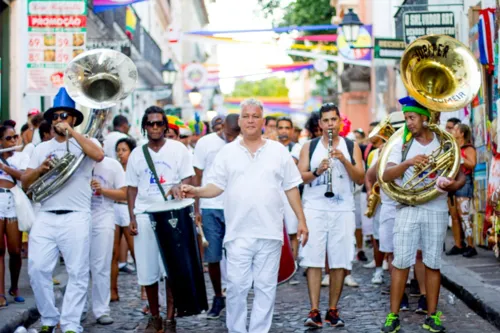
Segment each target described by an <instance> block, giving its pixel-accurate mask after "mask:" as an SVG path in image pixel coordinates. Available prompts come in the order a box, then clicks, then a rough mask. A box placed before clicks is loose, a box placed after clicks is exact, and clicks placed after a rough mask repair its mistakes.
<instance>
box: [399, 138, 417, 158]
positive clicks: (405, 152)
mask: <svg viewBox="0 0 500 333" xmlns="http://www.w3.org/2000/svg"><path fill="white" fill-rule="evenodd" d="M413 140H414V138H411V139H410V141H408V142H407V143H405V144H403V156H402V159H401V161H406V156H408V152H409V151H410V147H411V145H412V143H413Z"/></svg>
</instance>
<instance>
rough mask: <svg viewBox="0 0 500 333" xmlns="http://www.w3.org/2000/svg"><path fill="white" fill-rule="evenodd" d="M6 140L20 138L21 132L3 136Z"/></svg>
mask: <svg viewBox="0 0 500 333" xmlns="http://www.w3.org/2000/svg"><path fill="white" fill-rule="evenodd" d="M3 139H4V140H5V141H11V140H17V139H19V134H15V135H9V136H6V137H4V138H3Z"/></svg>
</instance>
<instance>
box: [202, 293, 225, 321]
mask: <svg viewBox="0 0 500 333" xmlns="http://www.w3.org/2000/svg"><path fill="white" fill-rule="evenodd" d="M225 307H226V302H225V300H224V297H217V296H214V301H213V303H212V308H211V309H210V311H208V313H207V319H217V318H219V317H220V313H221V312H222V310H224V308H225Z"/></svg>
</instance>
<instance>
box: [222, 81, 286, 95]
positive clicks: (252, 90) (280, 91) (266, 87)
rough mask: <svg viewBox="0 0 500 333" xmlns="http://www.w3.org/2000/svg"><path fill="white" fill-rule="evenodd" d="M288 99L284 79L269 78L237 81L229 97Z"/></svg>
mask: <svg viewBox="0 0 500 333" xmlns="http://www.w3.org/2000/svg"><path fill="white" fill-rule="evenodd" d="M253 96H267V97H288V88H287V87H286V84H285V79H284V78H277V77H270V78H267V79H263V80H259V81H244V80H238V81H236V84H235V86H234V90H233V92H232V93H231V97H253Z"/></svg>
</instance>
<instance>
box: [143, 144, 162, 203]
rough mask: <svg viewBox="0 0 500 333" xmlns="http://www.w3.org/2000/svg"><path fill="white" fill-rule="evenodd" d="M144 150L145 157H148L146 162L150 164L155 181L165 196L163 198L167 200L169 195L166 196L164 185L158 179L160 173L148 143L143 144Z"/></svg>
mask: <svg viewBox="0 0 500 333" xmlns="http://www.w3.org/2000/svg"><path fill="white" fill-rule="evenodd" d="M142 152H143V153H144V157H145V158H146V163H147V164H148V167H149V170H151V173H152V174H153V177H155V182H156V184H157V185H158V188H159V189H160V192H161V195H162V196H163V199H165V201H166V200H167V197H166V196H165V190H164V189H163V186H161V184H160V180H159V179H158V174H157V173H156V168H155V165H154V164H153V159H152V158H151V154H150V153H149V150H148V144H147V143H146V144H144V145H143V146H142Z"/></svg>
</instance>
